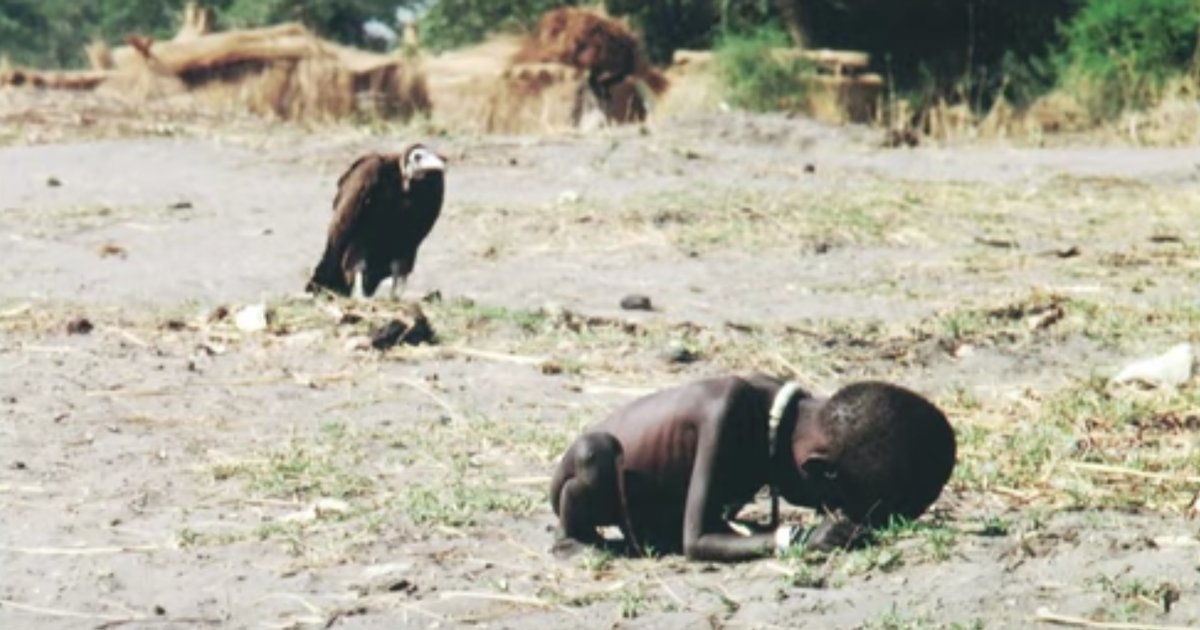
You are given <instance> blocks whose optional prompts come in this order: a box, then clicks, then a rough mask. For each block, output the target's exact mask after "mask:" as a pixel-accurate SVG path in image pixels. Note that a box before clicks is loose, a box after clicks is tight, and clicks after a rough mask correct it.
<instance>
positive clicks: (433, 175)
mask: <svg viewBox="0 0 1200 630" xmlns="http://www.w3.org/2000/svg"><path fill="white" fill-rule="evenodd" d="M445 170H446V161H445V159H444V158H442V157H441V156H440V155H438V154H437V153H434V152H433V151H432V150H431V149H429V148H428V147H426V146H424V145H420V144H414V145H412V146H410V147H408V148H407V149H405V151H404V152H403V153H399V154H397V153H389V154H382V155H381V154H370V155H364V156H363V157H360V158H358V160H356V161H355V162H354V164H352V165H350V168H349V169H347V170H346V172H345V173H343V174H342V176H341V178H340V179H338V191H337V196H336V197H334V199H333V221H332V222H331V223H330V224H329V239H328V241H327V242H326V244H325V254H324V256H322V257H321V262H320V263H318V264H317V268H316V269H315V270H313V275H312V279H311V280H309V281H308V287H307V290H308V291H310V292H316V291H317V290H318V289H319V288H324V289H328V290H330V291H332V292H334V293H337V294H339V295H344V296H349V295H354V296H355V297H363V296H365V297H370V296H372V295H374V294H375V289H376V288H378V287H379V283H380V282H382V281H383V279H384V278H386V277H388V276H391V277H392V281H393V282H392V297H393V298H394V297H396V294H397V290H398V289H399V290H400V291H401V292H402V291H403V285H404V283H405V282H406V281H407V279H408V274H410V273H412V270H413V265H414V264H415V263H416V261H417V248H418V247H420V246H421V241H422V240H424V239H425V236H426V235H428V234H429V230H431V229H433V224H434V222H435V221H437V218H438V214H439V213H440V212H441V209H442V196H443V193H444V191H445Z"/></svg>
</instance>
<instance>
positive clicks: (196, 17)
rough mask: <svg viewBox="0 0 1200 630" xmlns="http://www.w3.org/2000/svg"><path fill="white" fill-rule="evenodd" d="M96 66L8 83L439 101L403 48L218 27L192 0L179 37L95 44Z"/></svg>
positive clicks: (0, 80)
mask: <svg viewBox="0 0 1200 630" xmlns="http://www.w3.org/2000/svg"><path fill="white" fill-rule="evenodd" d="M86 53H87V57H88V59H89V61H90V63H91V65H92V69H91V70H88V71H78V72H38V71H31V70H24V69H14V68H7V69H5V68H0V86H3V85H13V86H25V85H28V86H33V87H43V88H59V89H77V90H100V91H104V92H109V93H112V94H114V95H118V96H121V97H122V98H126V99H134V100H151V99H158V98H164V97H169V96H178V95H186V96H187V97H190V98H193V99H196V100H199V101H203V102H209V103H213V104H217V105H224V106H232V107H240V108H245V109H249V110H250V111H254V112H257V113H264V114H273V115H275V116H278V117H280V118H284V119H289V120H294V119H323V118H341V117H346V116H352V115H358V114H371V115H378V116H383V117H388V118H393V117H400V118H407V117H410V116H412V115H414V114H417V113H426V112H429V111H430V110H431V109H432V102H431V100H430V96H429V90H428V89H427V87H426V84H425V79H424V76H423V75H422V74H421V72H420V70H419V68H417V67H416V65H415V64H413V63H411V62H409V61H408V60H406V59H405V58H403V57H400V56H391V55H380V54H374V53H369V52H365V51H361V50H356V49H353V48H348V47H345V46H340V45H338V44H334V43H332V42H328V41H325V40H323V39H321V38H319V37H317V36H316V35H314V34H313V33H311V32H309V31H308V30H307V29H305V28H304V27H303V26H301V25H299V24H283V25H279V26H273V27H268V28H261V29H248V30H235V31H228V32H223V33H210V32H209V14H208V12H207V11H205V10H204V9H200V8H198V7H196V6H194V5H189V6H188V8H187V9H186V11H185V14H184V20H183V26H182V28H181V29H180V31H179V33H178V34H177V35H176V36H175V38H174V39H172V40H171V41H164V42H155V41H153V40H150V39H148V38H143V37H138V36H130V37H129V38H128V39H127V45H125V46H121V47H118V48H115V49H109V48H108V46H107V45H105V44H103V43H101V42H97V43H94V44H93V45H91V46H89V47H88V49H87V51H86Z"/></svg>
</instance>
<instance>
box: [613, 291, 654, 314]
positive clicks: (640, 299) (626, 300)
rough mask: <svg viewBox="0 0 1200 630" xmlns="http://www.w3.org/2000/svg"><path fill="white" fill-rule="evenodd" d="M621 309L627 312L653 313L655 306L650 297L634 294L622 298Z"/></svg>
mask: <svg viewBox="0 0 1200 630" xmlns="http://www.w3.org/2000/svg"><path fill="white" fill-rule="evenodd" d="M621 308H623V309H625V310H627V311H652V310H654V306H653V304H651V302H650V297H649V296H646V295H641V294H638V293H632V294H630V295H626V296H625V297H623V298H621Z"/></svg>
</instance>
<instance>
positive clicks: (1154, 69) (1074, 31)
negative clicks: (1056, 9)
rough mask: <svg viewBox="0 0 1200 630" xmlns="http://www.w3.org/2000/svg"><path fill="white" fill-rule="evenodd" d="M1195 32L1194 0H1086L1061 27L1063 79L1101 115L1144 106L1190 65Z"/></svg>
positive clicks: (1198, 16)
mask: <svg viewBox="0 0 1200 630" xmlns="http://www.w3.org/2000/svg"><path fill="white" fill-rule="evenodd" d="M1198 31H1200V3H1198V2H1196V0H1091V1H1090V2H1088V4H1087V6H1086V7H1084V9H1083V10H1082V11H1080V12H1079V14H1078V15H1077V16H1076V17H1075V19H1074V20H1072V21H1071V22H1070V23H1069V24H1067V26H1066V27H1065V29H1064V36H1065V39H1066V50H1065V52H1064V54H1063V56H1062V57H1061V64H1062V73H1063V82H1064V84H1065V85H1066V86H1067V87H1068V88H1071V89H1073V90H1074V91H1075V92H1076V93H1077V94H1078V95H1080V96H1081V97H1082V98H1083V101H1084V103H1085V104H1086V105H1088V107H1089V108H1090V109H1091V110H1092V111H1093V112H1094V113H1096V114H1098V115H1101V116H1109V115H1113V114H1116V113H1119V112H1120V111H1122V110H1124V109H1128V108H1140V107H1144V106H1146V105H1149V104H1151V103H1152V102H1153V101H1155V100H1156V99H1157V98H1158V97H1159V95H1160V93H1161V91H1162V88H1163V86H1164V84H1165V83H1166V82H1167V81H1168V80H1169V79H1171V78H1172V77H1177V76H1180V75H1183V74H1185V73H1187V72H1189V71H1192V70H1194V64H1195V57H1196V53H1197V48H1196V47H1197V32H1198Z"/></svg>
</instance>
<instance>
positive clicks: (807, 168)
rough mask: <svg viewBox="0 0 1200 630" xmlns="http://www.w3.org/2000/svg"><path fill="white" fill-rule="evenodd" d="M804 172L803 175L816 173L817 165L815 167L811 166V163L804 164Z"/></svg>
mask: <svg viewBox="0 0 1200 630" xmlns="http://www.w3.org/2000/svg"><path fill="white" fill-rule="evenodd" d="M804 172H805V173H816V172H817V165H816V164H813V163H811V162H809V163H808V164H805V165H804Z"/></svg>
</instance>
